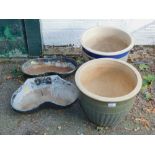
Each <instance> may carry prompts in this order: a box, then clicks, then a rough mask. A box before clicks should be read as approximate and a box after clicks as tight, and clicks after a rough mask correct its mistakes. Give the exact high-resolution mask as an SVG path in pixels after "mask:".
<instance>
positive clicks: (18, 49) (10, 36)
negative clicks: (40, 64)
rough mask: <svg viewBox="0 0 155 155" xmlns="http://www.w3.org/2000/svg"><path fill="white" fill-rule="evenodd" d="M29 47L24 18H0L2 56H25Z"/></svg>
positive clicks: (0, 55)
mask: <svg viewBox="0 0 155 155" xmlns="http://www.w3.org/2000/svg"><path fill="white" fill-rule="evenodd" d="M27 53H28V51H27V47H26V42H25V38H24V27H23V20H20V19H9V20H8V19H6V20H5V19H4V20H2V19H1V20H0V57H25V56H27Z"/></svg>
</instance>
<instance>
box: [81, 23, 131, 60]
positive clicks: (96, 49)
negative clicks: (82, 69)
mask: <svg viewBox="0 0 155 155" xmlns="http://www.w3.org/2000/svg"><path fill="white" fill-rule="evenodd" d="M81 45H82V49H83V53H84V55H85V56H86V57H87V58H89V59H96V58H114V59H121V60H124V61H127V58H128V55H129V52H130V50H131V49H132V48H133V46H134V40H133V37H132V36H131V35H130V34H129V33H127V32H125V31H123V30H121V29H118V28H115V27H103V26H96V27H93V28H90V29H88V30H87V31H86V32H84V34H83V35H82V37H81Z"/></svg>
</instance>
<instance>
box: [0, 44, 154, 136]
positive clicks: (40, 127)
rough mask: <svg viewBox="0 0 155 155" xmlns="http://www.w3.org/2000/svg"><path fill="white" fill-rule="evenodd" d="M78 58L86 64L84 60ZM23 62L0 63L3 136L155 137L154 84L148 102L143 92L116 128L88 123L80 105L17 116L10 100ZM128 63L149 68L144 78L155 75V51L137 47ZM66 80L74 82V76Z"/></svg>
mask: <svg viewBox="0 0 155 155" xmlns="http://www.w3.org/2000/svg"><path fill="white" fill-rule="evenodd" d="M75 58H76V59H77V61H78V62H81V63H82V62H83V59H81V57H77V56H76V57H75ZM24 61H25V60H9V61H8V60H1V61H0V134H2V135H14V134H15V135H33V134H39V135H40V134H50V135H51V134H63V135H76V134H77V135H83V134H84V135H85V134H86V135H88V134H89V135H90V134H93V135H94V134H155V95H154V94H155V83H153V84H152V85H151V86H150V87H149V90H148V92H149V93H150V94H151V95H152V98H151V99H149V100H147V99H146V98H145V97H144V94H143V93H142V92H141V93H139V95H138V96H137V97H136V101H135V104H134V106H133V108H132V110H131V111H130V112H129V114H128V115H127V116H126V118H124V119H123V120H122V122H121V123H120V124H118V126H116V127H115V128H103V127H97V126H96V125H94V124H93V123H91V122H89V121H88V119H87V117H86V116H85V114H84V112H83V110H82V109H81V107H80V104H79V101H76V102H75V103H74V104H72V105H71V106H70V107H68V108H65V109H53V108H43V109H39V110H38V111H36V112H34V113H29V114H22V113H18V112H15V111H14V110H12V108H11V106H10V98H11V95H12V93H13V92H14V91H15V90H16V89H17V88H18V87H19V86H20V85H21V84H22V83H23V82H24V81H25V78H24V77H23V76H22V75H21V73H20V70H19V68H20V65H21V64H22V63H23V62H24ZM128 61H129V62H130V63H132V64H133V65H134V66H135V67H137V68H138V69H139V64H142V63H145V64H147V66H148V67H149V69H147V70H143V71H141V74H142V76H143V75H147V74H154V75H155V48H154V47H152V46H145V47H144V46H136V47H135V48H134V50H133V51H132V52H131V54H130V57H129V60H128ZM67 80H70V81H72V82H74V75H73V76H72V77H69V78H67Z"/></svg>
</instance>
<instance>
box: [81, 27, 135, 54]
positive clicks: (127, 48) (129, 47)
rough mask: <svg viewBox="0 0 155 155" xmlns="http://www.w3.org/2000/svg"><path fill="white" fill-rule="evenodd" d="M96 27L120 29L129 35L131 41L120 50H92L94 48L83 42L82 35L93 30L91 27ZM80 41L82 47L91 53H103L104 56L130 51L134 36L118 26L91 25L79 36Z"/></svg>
mask: <svg viewBox="0 0 155 155" xmlns="http://www.w3.org/2000/svg"><path fill="white" fill-rule="evenodd" d="M97 28H103V29H107V28H110V29H114V30H117V31H121V32H123V33H125V34H126V35H128V36H129V38H130V39H131V43H130V45H128V46H127V47H126V48H124V49H123V50H120V51H116V52H104V51H103V52H101V51H97V50H94V49H91V48H89V47H87V46H86V45H85V44H84V42H83V37H84V35H85V34H86V33H88V32H89V31H91V30H93V29H97ZM80 43H81V45H82V47H84V48H85V49H87V50H88V51H89V52H91V53H95V54H98V55H105V56H109V55H110V56H114V55H118V54H122V53H124V52H128V51H130V50H131V49H132V48H133V46H134V38H133V37H132V36H131V34H129V33H128V32H126V31H123V30H122V29H119V28H116V27H113V26H95V27H92V28H89V29H88V30H86V31H85V32H84V33H83V34H82V36H81V39H80Z"/></svg>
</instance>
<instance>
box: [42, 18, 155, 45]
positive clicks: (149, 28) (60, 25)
mask: <svg viewBox="0 0 155 155" xmlns="http://www.w3.org/2000/svg"><path fill="white" fill-rule="evenodd" d="M40 23H41V31H42V37H43V43H44V45H67V44H74V45H75V46H80V43H79V40H80V37H81V34H82V33H83V32H84V31H85V30H86V29H88V28H90V27H93V26H96V25H105V26H108V25H109V26H115V27H118V28H121V29H124V30H126V31H128V32H130V33H131V34H132V35H133V37H134V38H135V43H136V44H137V45H153V44H155V20H152V19H150V20H112V19H111V20H52V19H42V20H40Z"/></svg>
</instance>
